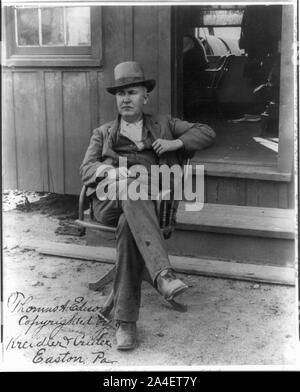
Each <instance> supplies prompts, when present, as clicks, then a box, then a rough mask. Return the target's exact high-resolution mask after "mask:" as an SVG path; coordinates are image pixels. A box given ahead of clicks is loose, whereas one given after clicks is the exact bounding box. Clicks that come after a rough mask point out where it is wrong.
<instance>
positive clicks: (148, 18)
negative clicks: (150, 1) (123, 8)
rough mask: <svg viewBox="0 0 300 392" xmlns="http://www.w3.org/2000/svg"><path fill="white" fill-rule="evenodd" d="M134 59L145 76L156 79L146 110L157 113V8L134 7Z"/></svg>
mask: <svg viewBox="0 0 300 392" xmlns="http://www.w3.org/2000/svg"><path fill="white" fill-rule="evenodd" d="M133 15H134V19H133V29H134V36H133V39H134V49H133V53H134V58H135V60H136V61H139V62H140V63H141V64H143V68H144V71H145V74H146V75H147V77H148V78H149V79H156V83H157V85H156V88H155V89H154V90H153V92H152V93H151V96H150V101H149V103H148V107H147V110H148V111H149V112H155V113H156V112H158V93H157V92H158V90H159V85H158V82H159V80H157V75H158V73H157V64H158V50H157V47H158V42H159V35H158V7H134V8H133Z"/></svg>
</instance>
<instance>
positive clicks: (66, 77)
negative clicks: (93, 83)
mask: <svg viewBox="0 0 300 392" xmlns="http://www.w3.org/2000/svg"><path fill="white" fill-rule="evenodd" d="M88 76H89V75H88V73H87V72H64V73H63V81H62V84H63V121H64V168H65V172H64V176H65V193H68V194H76V193H78V192H79V191H80V188H81V181H80V178H79V166H80V163H81V161H82V157H83V155H84V153H85V150H86V147H87V145H88V143H89V139H90V127H91V113H90V82H89V77H88Z"/></svg>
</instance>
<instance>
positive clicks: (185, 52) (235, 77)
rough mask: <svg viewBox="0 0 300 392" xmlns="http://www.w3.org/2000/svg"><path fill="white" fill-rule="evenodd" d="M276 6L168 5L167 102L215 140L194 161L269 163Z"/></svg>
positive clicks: (275, 89) (273, 136)
mask: <svg viewBox="0 0 300 392" xmlns="http://www.w3.org/2000/svg"><path fill="white" fill-rule="evenodd" d="M281 11H282V6H277V5H274V6H261V5H260V6H178V7H174V8H173V14H172V64H173V69H172V88H173V91H172V110H173V115H176V116H178V117H181V118H184V119H186V120H188V121H192V122H196V121H197V122H206V123H208V124H210V125H211V126H212V127H213V128H214V129H215V131H216V133H217V143H216V145H215V146H214V147H213V148H211V149H209V150H207V151H202V152H201V159H202V161H203V160H205V161H207V162H228V163H239V164H252V165H258V164H259V165H263V166H274V165H276V164H277V154H278V123H279V80H280V38H281ZM270 21H272V23H271V22H270Z"/></svg>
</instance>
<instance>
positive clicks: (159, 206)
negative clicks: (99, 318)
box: [76, 158, 190, 317]
mask: <svg viewBox="0 0 300 392" xmlns="http://www.w3.org/2000/svg"><path fill="white" fill-rule="evenodd" d="M189 163H190V159H189V158H187V159H185V160H184V164H183V165H182V168H183V176H186V175H187V172H186V171H185V165H188V164H189ZM86 191H87V187H86V186H85V185H84V186H83V187H82V189H81V192H80V196H79V208H78V219H77V220H76V223H77V224H78V225H80V226H81V227H84V228H87V229H93V230H95V231H98V232H99V233H101V232H102V233H115V231H116V227H112V226H106V225H103V224H101V223H99V222H97V221H96V220H95V218H94V214H93V208H92V203H91V200H89V199H88V198H87V195H86ZM159 196H160V197H159V199H158V201H157V202H156V213H157V216H158V218H159V224H160V228H161V231H162V234H163V237H164V239H168V238H170V237H171V235H172V232H173V231H174V230H175V225H176V212H177V208H178V204H179V201H178V200H174V198H172V196H171V198H170V200H163V198H162V194H161V193H160V195H159ZM87 203H88V205H89V214H88V219H85V213H84V206H85V205H87ZM114 275H115V266H113V267H112V268H111V269H110V270H109V271H108V272H107V273H106V274H105V275H103V276H102V277H101V278H100V279H99V280H98V281H96V282H94V283H89V289H90V290H93V291H100V290H102V289H103V288H104V286H106V285H107V284H108V283H110V282H111V281H112V280H113V279H114ZM143 280H145V281H146V282H148V283H150V284H151V285H152V286H153V287H154V288H155V289H156V290H157V288H156V287H155V286H154V284H153V281H152V278H151V277H150V275H149V273H148V271H147V269H146V268H144V271H143ZM166 301H167V302H168V303H169V304H170V305H171V306H172V308H173V309H174V310H177V311H179V312H186V310H187V307H186V305H184V304H181V303H179V302H177V301H175V300H174V299H172V300H166ZM112 308H113V290H111V292H110V294H109V296H108V298H107V300H106V302H105V304H104V305H103V308H102V311H101V313H102V315H103V316H105V317H107V316H108V315H109V313H110V311H111V310H112Z"/></svg>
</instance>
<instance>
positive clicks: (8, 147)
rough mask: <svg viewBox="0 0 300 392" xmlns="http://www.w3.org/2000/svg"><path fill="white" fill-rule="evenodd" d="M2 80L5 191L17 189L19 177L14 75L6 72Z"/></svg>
mask: <svg viewBox="0 0 300 392" xmlns="http://www.w3.org/2000/svg"><path fill="white" fill-rule="evenodd" d="M2 80H3V87H2V184H3V188H4V189H5V188H7V189H16V188H17V187H18V176H17V154H16V130H15V119H14V111H13V107H14V97H13V91H14V90H13V75H12V73H11V72H4V74H3V78H2Z"/></svg>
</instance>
